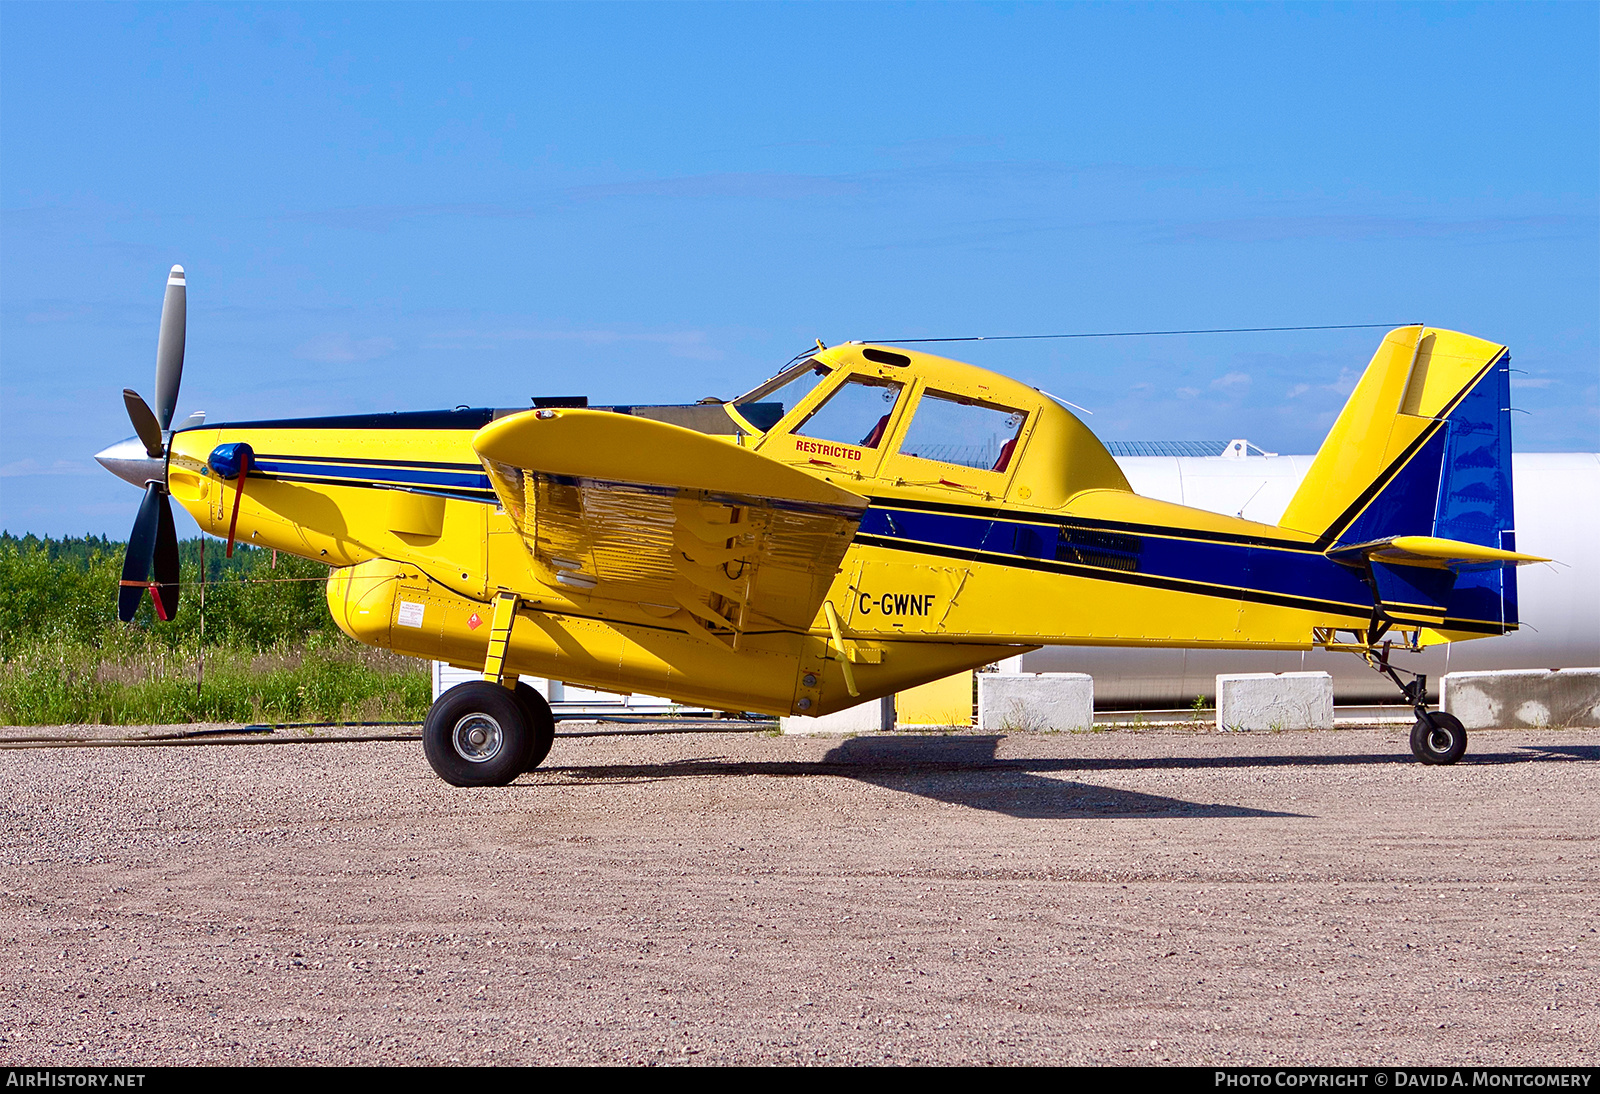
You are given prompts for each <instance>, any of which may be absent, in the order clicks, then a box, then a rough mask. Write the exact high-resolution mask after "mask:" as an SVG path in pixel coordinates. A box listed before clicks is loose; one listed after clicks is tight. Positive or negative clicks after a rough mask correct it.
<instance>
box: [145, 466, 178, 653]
mask: <svg viewBox="0 0 1600 1094" xmlns="http://www.w3.org/2000/svg"><path fill="white" fill-rule="evenodd" d="M157 499H158V503H159V513H160V517H159V519H158V521H157V523H156V551H155V558H154V562H155V579H156V587H155V588H153V589H151V590H150V599H151V600H153V601H155V605H156V618H157V619H159V620H161V621H162V622H163V623H167V622H170V621H171V620H172V618H173V617H174V616H176V615H177V614H178V588H179V585H178V532H177V529H176V528H174V527H173V524H172V501H171V499H169V498H168V497H167V495H166V494H158V495H157Z"/></svg>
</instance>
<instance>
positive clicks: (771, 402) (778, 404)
mask: <svg viewBox="0 0 1600 1094" xmlns="http://www.w3.org/2000/svg"><path fill="white" fill-rule="evenodd" d="M830 371H831V370H830V369H829V368H828V366H827V365H825V364H823V363H822V362H821V361H819V360H817V359H816V358H815V357H809V358H807V359H806V360H804V361H801V362H800V363H799V364H797V365H791V366H790V367H788V368H786V369H784V370H783V371H782V372H780V373H778V375H776V376H774V377H773V378H772V379H770V380H768V381H767V382H766V383H764V384H762V385H761V386H760V387H758V388H756V389H754V390H753V391H748V392H746V393H745V394H743V395H741V396H739V397H738V398H737V399H735V400H734V401H733V405H734V406H736V407H738V408H739V413H740V414H742V415H744V418H745V420H746V421H747V422H749V423H750V424H751V425H753V426H755V427H756V428H757V429H759V430H761V431H762V432H763V433H764V432H766V431H767V430H769V429H771V428H772V427H773V426H775V425H777V424H778V422H779V421H781V420H782V418H783V416H784V415H785V414H787V413H789V411H790V410H792V409H794V407H795V404H797V403H799V402H800V400H802V399H804V398H805V397H806V396H807V395H810V394H811V392H812V391H813V390H814V389H815V388H816V386H817V385H818V384H820V383H822V381H823V380H824V379H825V378H826V377H827V376H828V373H829V372H830Z"/></svg>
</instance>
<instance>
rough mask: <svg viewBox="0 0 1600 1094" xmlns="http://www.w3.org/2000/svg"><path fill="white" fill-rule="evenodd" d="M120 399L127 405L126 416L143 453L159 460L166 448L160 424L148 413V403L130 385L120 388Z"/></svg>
mask: <svg viewBox="0 0 1600 1094" xmlns="http://www.w3.org/2000/svg"><path fill="white" fill-rule="evenodd" d="M122 401H123V403H125V404H126V405H127V407H128V418H129V419H130V420H131V421H132V422H133V431H134V432H135V433H137V434H139V442H140V443H141V444H143V445H144V451H145V455H147V456H149V457H150V458H151V459H152V460H159V459H160V458H161V457H162V456H164V455H165V454H166V449H165V448H164V447H163V446H162V444H161V424H160V423H159V422H157V421H156V416H155V415H154V414H152V413H150V404H149V403H147V402H145V401H144V399H143V398H141V397H140V395H139V393H138V392H137V391H135V390H133V389H132V388H131V387H125V388H123V389H122Z"/></svg>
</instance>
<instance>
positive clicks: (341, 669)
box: [0, 533, 432, 725]
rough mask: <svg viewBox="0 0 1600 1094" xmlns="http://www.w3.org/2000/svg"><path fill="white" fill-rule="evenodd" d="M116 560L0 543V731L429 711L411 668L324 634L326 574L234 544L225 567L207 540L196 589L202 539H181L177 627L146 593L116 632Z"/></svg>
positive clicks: (32, 541)
mask: <svg viewBox="0 0 1600 1094" xmlns="http://www.w3.org/2000/svg"><path fill="white" fill-rule="evenodd" d="M125 550H126V546H125V545H124V544H122V543H118V542H116V541H114V540H108V539H105V538H101V537H94V536H90V537H86V538H82V539H79V538H67V539H41V538H39V537H36V536H31V535H29V536H21V537H18V536H13V535H10V534H3V533H0V725H57V724H83V723H104V724H122V725H130V724H131V725H160V724H169V723H175V722H263V721H267V722H295V721H386V720H402V721H412V720H417V719H420V718H421V717H422V715H423V714H424V713H425V712H426V711H427V708H428V703H429V701H430V700H431V698H432V696H431V693H430V688H429V683H428V673H427V671H426V669H425V667H424V664H423V663H422V662H419V661H417V660H414V659H412V658H408V657H401V656H399V655H396V654H393V653H390V652H388V651H386V650H375V649H370V648H368V647H366V646H362V645H360V644H359V643H357V642H355V641H353V640H352V639H350V638H348V637H347V636H345V635H344V634H343V633H341V632H340V631H339V629H338V627H337V626H336V625H335V624H334V622H333V618H332V616H330V615H329V613H328V605H327V600H326V599H325V596H324V589H325V583H326V580H327V577H328V567H327V566H326V565H324V564H322V563H317V562H311V561H308V560H306V559H302V558H297V557H294V556H290V555H278V556H277V557H274V556H273V553H272V552H271V551H269V550H264V549H257V548H254V547H250V546H246V545H240V546H239V547H237V548H236V549H235V551H234V554H233V557H232V558H227V557H225V554H224V548H223V545H222V544H221V543H219V542H218V541H217V540H209V541H207V542H206V543H205V546H204V555H205V574H204V581H203V582H202V580H201V565H200V560H201V554H202V548H201V540H199V539H191V540H185V541H183V542H181V543H180V544H179V549H178V555H179V575H180V581H181V585H182V588H181V592H180V596H179V603H178V614H177V616H176V618H174V619H173V620H171V621H170V622H166V623H163V622H160V621H158V620H156V619H155V617H154V610H153V608H152V606H151V603H150V598H149V596H148V595H146V596H145V597H144V599H143V601H142V602H141V604H140V607H139V611H138V614H137V615H136V616H135V617H134V619H133V621H132V622H131V623H128V624H123V623H120V622H119V621H118V620H117V594H118V592H119V590H120V588H121V586H120V585H119V582H120V581H121V578H122V561H123V554H124V551H125ZM202 592H203V594H204V596H203V598H202ZM202 599H203V602H204V608H203V609H202ZM202 619H203V621H204V642H203V644H202V641H201V631H202Z"/></svg>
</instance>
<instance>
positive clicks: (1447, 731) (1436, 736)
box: [1411, 710, 1467, 764]
mask: <svg viewBox="0 0 1600 1094" xmlns="http://www.w3.org/2000/svg"><path fill="white" fill-rule="evenodd" d="M1466 750H1467V730H1466V727H1465V726H1463V725H1462V724H1461V719H1460V718H1457V717H1456V716H1455V715H1454V714H1446V713H1445V712H1444V711H1442V710H1436V711H1433V712H1431V713H1429V714H1428V715H1427V716H1425V717H1422V718H1418V719H1417V724H1416V725H1414V726H1412V727H1411V751H1412V752H1413V753H1414V754H1415V755H1416V757H1417V759H1419V760H1421V761H1422V762H1423V763H1425V764H1453V763H1455V762H1456V761H1457V760H1459V759H1461V754H1462V753H1463V752H1465V751H1466Z"/></svg>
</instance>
